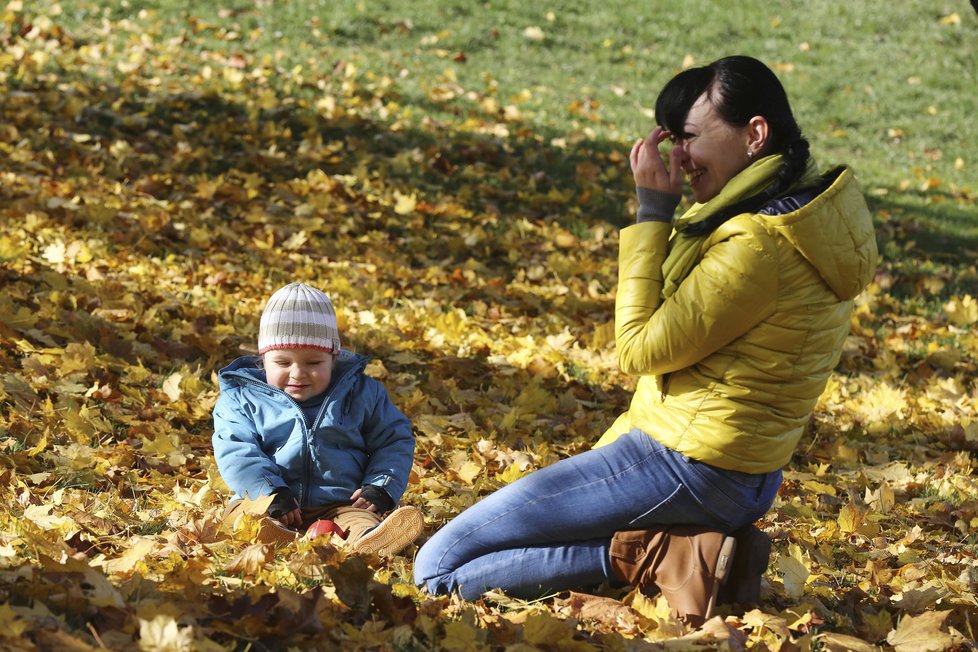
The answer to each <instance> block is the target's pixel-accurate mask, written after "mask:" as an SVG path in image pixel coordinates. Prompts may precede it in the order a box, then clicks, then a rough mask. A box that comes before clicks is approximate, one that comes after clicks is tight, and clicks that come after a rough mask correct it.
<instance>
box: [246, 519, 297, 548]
mask: <svg viewBox="0 0 978 652" xmlns="http://www.w3.org/2000/svg"><path fill="white" fill-rule="evenodd" d="M298 537H299V533H298V532H296V531H295V530H291V529H289V528H287V527H285V526H284V525H282V524H281V523H279V522H278V521H276V520H275V519H274V518H272V517H270V516H265V517H262V518H261V525H259V526H258V535H257V536H256V537H255V538H256V539H258V543H272V544H275V545H276V546H284V545H287V544H289V543H292V542H293V541H295V540H296V539H297V538H298Z"/></svg>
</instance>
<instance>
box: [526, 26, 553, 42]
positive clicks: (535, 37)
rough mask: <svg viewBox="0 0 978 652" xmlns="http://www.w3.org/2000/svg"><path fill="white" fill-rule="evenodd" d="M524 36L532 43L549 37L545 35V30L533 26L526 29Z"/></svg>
mask: <svg viewBox="0 0 978 652" xmlns="http://www.w3.org/2000/svg"><path fill="white" fill-rule="evenodd" d="M523 36H525V37H526V38H527V39H528V40H530V41H537V42H539V41H542V40H544V39H545V38H547V35H546V34H544V33H543V30H542V29H540V28H539V27H537V26H536V25H532V26H530V27H527V28H526V29H524V30H523Z"/></svg>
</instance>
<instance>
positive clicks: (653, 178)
mask: <svg viewBox="0 0 978 652" xmlns="http://www.w3.org/2000/svg"><path fill="white" fill-rule="evenodd" d="M671 136H672V133H670V132H669V131H666V130H665V129H663V128H662V127H656V128H655V129H653V130H652V133H650V134H649V136H648V138H645V139H644V140H642V139H639V140H637V141H635V144H634V145H632V151H631V154H630V155H629V157H628V160H629V162H630V163H631V166H632V176H633V177H635V185H636V186H637V187H639V188H651V189H653V190H658V191H659V192H666V193H670V194H673V195H678V194H681V193H682V190H683V176H682V175H683V172H682V148H681V147H676V146H673V147H672V149H671V150H670V152H669V167H668V168H666V164H665V161H663V160H662V156H661V155H660V154H659V143H661V142H662V141H664V140H667V139H669V138H670V137H671Z"/></svg>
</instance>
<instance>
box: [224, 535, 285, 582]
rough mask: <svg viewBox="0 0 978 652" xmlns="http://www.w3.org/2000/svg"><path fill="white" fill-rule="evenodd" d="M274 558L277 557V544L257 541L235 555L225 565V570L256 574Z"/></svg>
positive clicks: (234, 572)
mask: <svg viewBox="0 0 978 652" xmlns="http://www.w3.org/2000/svg"><path fill="white" fill-rule="evenodd" d="M273 559H275V546H273V545H270V544H265V543H255V544H252V545H250V546H248V547H247V548H245V549H244V550H242V551H241V552H239V553H238V554H237V555H235V556H234V558H233V559H231V561H229V562H228V563H227V564H225V565H224V570H225V571H227V572H228V573H231V574H239V573H240V574H242V575H256V574H257V573H259V572H261V570H262V569H263V568H264V567H265V564H268V563H270V562H271V561H272V560H273Z"/></svg>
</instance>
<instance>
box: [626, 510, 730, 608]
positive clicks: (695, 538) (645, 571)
mask: <svg viewBox="0 0 978 652" xmlns="http://www.w3.org/2000/svg"><path fill="white" fill-rule="evenodd" d="M736 548H737V542H736V540H735V539H734V538H733V537H728V536H726V535H724V534H723V533H722V532H717V531H715V530H707V529H706V528H702V527H695V526H689V525H677V526H671V527H667V528H661V529H653V530H632V531H625V532H617V533H616V534H615V536H614V537H612V539H611V568H612V570H614V572H615V575H616V576H618V578H619V579H621V580H624V581H625V582H628V583H629V584H632V585H634V586H637V587H639V588H640V589H646V588H653V587H655V588H658V589H659V590H660V591H661V592H662V595H663V596H664V597H665V599H666V600H667V601H668V602H669V606H670V607H672V610H673V612H675V614H676V615H677V616H678V617H679V618H680V619H682V620H683V621H685V622H686V623H688V624H690V625H692V626H694V627H699V626H700V625H702V624H703V623H704V622H706V620H707V619H708V618H710V616H711V615H712V614H713V608H714V606H715V605H716V600H717V591H718V590H719V588H720V585H721V584H723V582H724V580H726V578H727V574H728V572H729V570H730V562H731V560H732V558H733V555H734V551H735V550H736Z"/></svg>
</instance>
